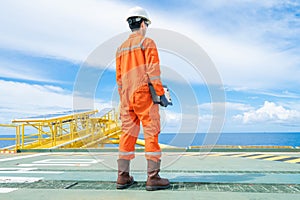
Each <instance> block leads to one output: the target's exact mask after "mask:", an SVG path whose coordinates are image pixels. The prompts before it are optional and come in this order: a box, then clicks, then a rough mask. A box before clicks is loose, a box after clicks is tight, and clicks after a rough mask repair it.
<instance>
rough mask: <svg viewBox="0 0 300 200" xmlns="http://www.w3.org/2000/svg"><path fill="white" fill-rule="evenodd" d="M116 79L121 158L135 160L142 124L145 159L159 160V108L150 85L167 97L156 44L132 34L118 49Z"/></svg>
mask: <svg viewBox="0 0 300 200" xmlns="http://www.w3.org/2000/svg"><path fill="white" fill-rule="evenodd" d="M116 76H117V77H116V78H117V84H118V87H119V88H118V91H119V95H120V101H121V108H120V109H121V110H120V116H121V121H122V135H121V138H120V142H119V158H120V159H127V160H130V159H133V158H134V157H135V155H134V151H135V144H136V140H137V138H138V134H139V132H140V122H142V125H143V130H144V138H145V156H146V159H151V160H154V161H157V160H159V159H160V157H161V150H160V147H159V144H158V134H159V133H160V116H159V106H158V104H154V103H153V101H152V98H151V94H150V91H149V87H148V83H149V81H150V82H151V83H152V84H153V86H154V89H155V91H156V93H157V95H158V96H161V95H163V94H164V89H163V87H162V83H161V80H160V66H159V58H158V52H157V48H156V45H155V43H154V41H153V40H151V39H150V38H144V37H143V36H141V35H139V34H137V33H132V34H131V35H130V36H129V38H128V39H127V40H126V41H125V42H124V43H123V44H122V45H121V46H120V47H119V48H118V50H117V53H116Z"/></svg>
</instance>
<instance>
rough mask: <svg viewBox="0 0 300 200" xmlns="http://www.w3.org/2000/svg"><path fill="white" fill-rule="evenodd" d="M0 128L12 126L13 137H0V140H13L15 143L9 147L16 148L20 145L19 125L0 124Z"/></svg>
mask: <svg viewBox="0 0 300 200" xmlns="http://www.w3.org/2000/svg"><path fill="white" fill-rule="evenodd" d="M0 128H12V129H15V130H14V131H15V133H16V135H15V137H13V138H12V137H1V138H0V140H2V141H15V145H12V146H9V149H18V147H19V146H20V137H19V136H20V127H19V126H18V125H15V124H0Z"/></svg>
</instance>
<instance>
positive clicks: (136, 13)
mask: <svg viewBox="0 0 300 200" xmlns="http://www.w3.org/2000/svg"><path fill="white" fill-rule="evenodd" d="M130 17H141V18H144V19H146V20H147V21H148V24H151V20H150V18H149V15H148V13H147V11H146V10H145V9H144V8H141V7H139V6H136V7H133V8H131V9H130V10H129V12H128V14H127V17H126V21H127V20H128V19H129V18H130Z"/></svg>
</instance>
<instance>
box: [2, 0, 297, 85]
mask: <svg viewBox="0 0 300 200" xmlns="http://www.w3.org/2000/svg"><path fill="white" fill-rule="evenodd" d="M233 2H234V3H232V2H231V3H228V2H227V1H223V0H222V1H221V0H219V1H213V2H212V1H204V2H202V1H201V4H200V5H199V3H197V2H196V1H195V2H194V3H195V5H194V8H193V9H195V10H199V9H200V10H201V11H204V13H205V14H203V15H201V14H200V16H199V15H198V14H196V13H194V15H193V14H192V13H193V12H190V8H189V6H191V5H187V7H186V8H185V7H183V8H182V12H181V14H178V15H174V13H173V17H172V21H171V23H170V17H169V16H170V12H176V10H175V11H172V10H171V11H169V12H167V13H166V12H162V10H155V9H152V8H151V7H150V8H149V9H148V10H149V12H150V16H151V17H152V19H153V20H152V21H153V24H152V25H151V27H156V28H166V29H170V30H174V31H177V32H179V33H182V34H185V35H187V36H188V37H190V38H192V39H193V40H194V41H196V42H198V44H199V45H200V46H202V47H203V48H204V50H205V51H207V52H208V55H209V56H210V57H211V58H212V60H213V62H214V63H215V64H216V67H217V68H218V70H219V72H220V75H221V77H222V78H223V81H224V83H225V85H229V86H231V87H241V86H243V88H245V89H249V88H254V89H257V88H267V89H268V88H272V87H277V88H278V87H284V86H285V84H288V83H293V84H294V85H295V84H296V83H297V84H298V83H299V78H298V77H299V76H300V71H299V70H296V66H297V65H298V64H299V59H298V56H297V55H294V54H293V53H291V52H289V51H285V52H281V51H280V50H278V49H277V46H276V47H274V45H273V44H270V43H268V42H266V41H265V40H264V39H265V36H266V30H273V29H274V25H273V24H274V23H275V22H276V27H277V28H280V30H281V32H280V35H281V36H284V35H286V32H283V31H291V30H289V29H288V28H286V26H287V24H288V22H289V21H291V20H292V19H286V20H283V21H280V22H278V21H276V20H271V19H269V18H268V20H265V21H264V20H261V21H258V20H259V17H257V18H255V17H253V16H254V15H253V16H248V15H250V14H251V13H247V14H248V15H247V16H241V17H237V16H236V14H235V12H230V9H233V10H234V9H238V8H239V6H241V8H244V7H247V6H251V8H253V12H255V9H258V8H260V7H264V8H270V9H271V8H273V7H274V6H278V5H279V3H276V1H266V2H265V1H263V2H262V1H246V2H245V1H237V0H235V1H233ZM131 6H132V5H131V4H130V3H126V4H125V3H124V2H121V1H96V0H86V1H81V0H75V1H73V0H65V1H58V0H57V1H55V0H54V1H53V0H45V1H37V0H28V1H17V0H11V1H5V2H2V4H1V8H0V13H1V15H2V16H3V17H1V18H0V23H1V26H2V28H1V37H0V45H1V47H2V48H10V49H18V50H23V51H26V52H27V51H29V52H32V53H35V54H38V55H50V56H54V57H63V58H67V59H70V60H76V61H83V60H85V59H86V57H87V56H88V55H89V54H90V52H91V51H92V50H93V49H94V48H96V47H97V46H98V45H99V44H101V43H102V42H104V41H106V40H107V39H110V38H111V36H113V35H117V34H119V33H121V32H124V31H127V30H128V27H127V24H126V23H125V21H124V16H125V14H126V13H127V11H128V8H129V7H131ZM223 8H226V9H223ZM214 9H217V10H220V11H222V12H223V13H225V14H229V13H230V15H229V16H228V20H226V19H224V21H221V22H219V21H211V22H210V23H211V24H209V26H208V25H207V24H206V25H204V22H205V19H206V18H207V19H209V15H208V13H209V12H211V11H213V10H214ZM187 10H189V12H190V13H189V12H188V11H187ZM207 12H208V13H207ZM248 12H250V11H248ZM200 13H201V12H200ZM256 14H257V15H258V14H259V13H256ZM191 15H192V16H191ZM255 16H256V15H255ZM187 17H188V18H189V20H186V18H187ZM202 17H203V18H202ZM249 17H252V18H249ZM260 17H263V16H260ZM287 17H289V18H290V17H291V16H287ZM198 18H200V19H201V20H199V19H198ZM231 19H236V20H238V26H236V27H235V29H234V32H233V33H232V34H229V35H228V34H224V33H223V32H214V31H213V29H212V27H215V25H214V24H215V23H218V24H220V25H224V24H231V26H232V22H231V21H230V20H231ZM216 20H217V19H216ZM248 23H251V27H249V24H248ZM247 27H248V28H247ZM262 27H263V28H262ZM292 31H294V32H297V29H293V30H292ZM294 34H295V33H294ZM289 35H290V34H289ZM246 38H248V39H246ZM283 42H284V41H283ZM164 64H165V65H168V66H170V67H172V68H174V69H175V70H177V69H178V71H179V72H180V70H179V69H181V68H182V65H181V63H177V64H176V63H175V62H174V61H172V60H170V61H168V62H167V63H164ZM187 71H190V72H191V73H190V74H194V73H192V72H193V71H192V70H187ZM8 72H10V71H8ZM8 72H7V73H6V74H7V76H10V75H11V73H8ZM19 74H20V73H19ZM286 77H289V80H288V81H287V80H286ZM25 78H26V77H25ZM167 78H170V77H167ZM192 79H193V82H195V80H198V81H199V82H200V83H202V82H203V81H202V80H201V78H200V77H192ZM274 80H276V81H274Z"/></svg>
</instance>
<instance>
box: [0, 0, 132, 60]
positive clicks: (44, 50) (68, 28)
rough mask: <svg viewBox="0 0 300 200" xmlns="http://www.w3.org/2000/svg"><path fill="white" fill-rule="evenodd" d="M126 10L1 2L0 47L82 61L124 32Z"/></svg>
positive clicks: (76, 0) (94, 4)
mask: <svg viewBox="0 0 300 200" xmlns="http://www.w3.org/2000/svg"><path fill="white" fill-rule="evenodd" d="M127 10H128V6H125V5H123V4H122V3H118V2H116V1H114V2H112V1H96V0H87V1H80V0H65V1H58V0H54V1H53V0H44V1H37V0H28V1H17V0H11V1H4V2H2V3H1V8H0V13H1V16H2V17H1V18H0V23H1V37H0V38H1V39H0V44H1V46H2V47H6V48H10V49H18V50H24V51H30V52H32V53H35V54H38V55H50V56H57V57H63V58H68V59H71V60H76V61H78V60H79V61H82V60H84V59H85V58H86V56H87V55H88V54H89V53H90V51H91V50H93V49H94V48H95V47H96V46H97V45H99V44H100V43H101V42H103V41H105V40H106V39H108V38H110V37H111V36H112V35H114V33H115V34H117V33H119V32H121V31H122V30H126V28H127V27H126V23H124V15H125V13H126V12H127Z"/></svg>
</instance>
